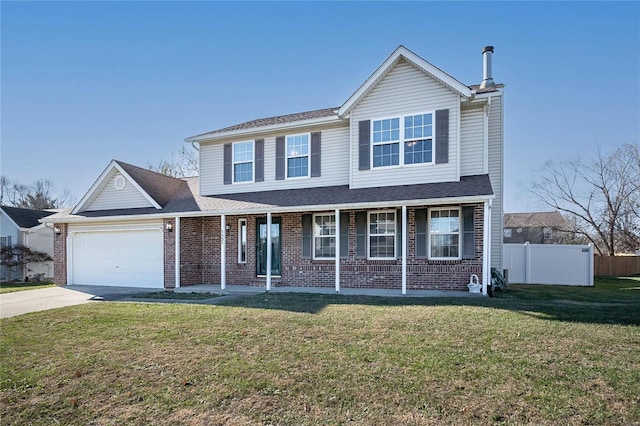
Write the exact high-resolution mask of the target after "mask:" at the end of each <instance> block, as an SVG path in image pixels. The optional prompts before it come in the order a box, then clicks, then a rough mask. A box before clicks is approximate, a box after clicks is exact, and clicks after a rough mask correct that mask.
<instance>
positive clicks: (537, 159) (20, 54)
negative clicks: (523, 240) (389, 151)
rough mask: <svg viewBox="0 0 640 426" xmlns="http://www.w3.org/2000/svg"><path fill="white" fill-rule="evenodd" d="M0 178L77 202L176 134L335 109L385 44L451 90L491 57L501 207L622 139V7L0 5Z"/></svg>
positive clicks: (514, 204) (636, 70)
mask: <svg viewBox="0 0 640 426" xmlns="http://www.w3.org/2000/svg"><path fill="white" fill-rule="evenodd" d="M0 8H1V13H2V16H1V24H2V30H1V31H2V32H1V37H2V39H1V49H2V50H1V60H2V63H1V72H2V75H1V84H2V92H1V108H2V109H1V131H0V136H1V143H2V145H1V147H0V154H1V160H0V167H1V173H2V174H3V175H5V176H7V177H9V178H11V179H14V180H17V181H20V182H22V183H32V182H34V181H36V180H37V179H39V178H48V179H50V180H52V181H53V182H54V183H55V185H56V187H57V189H59V190H62V189H63V188H68V189H69V190H70V191H71V193H72V194H73V195H74V196H75V198H76V199H77V200H78V199H80V198H81V197H82V196H83V195H84V193H85V192H86V190H87V189H88V188H89V187H90V186H91V185H92V184H93V182H94V180H95V179H96V178H97V177H98V175H99V174H100V173H101V172H102V170H103V169H104V167H106V165H107V164H108V163H109V161H110V160H111V159H113V158H115V159H119V160H122V161H125V162H129V163H132V164H136V165H139V166H143V167H146V166H148V165H149V164H157V163H158V161H160V160H161V159H163V158H169V157H170V156H171V154H172V152H174V151H176V150H178V149H180V148H181V147H182V145H183V143H184V142H183V140H184V138H185V137H188V136H192V135H194V134H198V133H201V132H205V131H209V130H213V129H217V128H221V127H225V126H228V125H232V124H236V123H239V122H243V121H247V120H250V119H254V118H259V117H267V116H272V115H279V114H286V113H291V112H299V111H307V110H312V109H318V108H326V107H332V106H338V105H340V104H342V103H343V102H344V101H345V100H346V99H347V98H348V97H349V96H350V95H351V93H352V92H353V91H355V90H356V89H357V87H358V86H359V85H360V84H361V83H362V82H363V81H364V80H365V79H366V78H367V77H368V76H369V75H370V74H371V73H372V72H373V71H374V70H375V69H376V68H377V67H378V66H379V65H380V64H381V63H382V62H383V61H384V59H385V58H386V57H387V56H388V55H389V54H390V53H391V52H392V51H393V50H394V49H395V48H396V47H397V46H398V45H399V44H403V45H405V46H406V47H407V48H409V49H411V50H412V51H414V52H415V53H416V54H418V55H420V56H421V57H423V58H424V59H426V60H427V61H429V62H431V63H432V64H434V65H436V66H438V67H439V68H441V69H443V70H445V71H446V72H448V73H449V74H451V75H453V76H454V77H455V78H457V79H458V80H460V81H462V82H463V83H465V84H474V83H479V82H480V81H481V79H482V56H481V49H482V47H483V46H485V45H489V44H491V45H494V46H495V49H496V50H495V55H494V67H493V74H494V78H495V80H496V81H498V82H502V83H505V84H506V85H507V87H506V92H505V121H506V123H505V179H506V186H505V211H508V212H515V211H533V210H538V209H544V206H541V205H540V204H539V203H537V202H536V201H535V200H534V199H532V198H531V197H530V196H528V195H527V192H526V190H525V186H526V184H527V182H529V181H530V180H531V179H533V178H535V176H536V174H537V172H538V171H539V170H540V168H541V167H542V165H543V163H544V162H545V161H547V160H551V159H555V160H560V159H569V158H572V157H574V156H575V155H578V154H580V155H582V156H588V155H590V153H592V152H594V151H595V150H596V148H597V147H598V146H600V147H602V148H604V149H605V150H606V149H607V148H608V147H613V146H616V145H618V144H622V143H638V142H639V141H640V118H639V117H640V3H637V2H621V3H614V2H585V3H581V2H563V3H555V2H540V3H528V2H495V3H488V2H470V3H466V2H450V3H439V2H407V3H401V2H393V3H390V2H353V3H350V2H339V3H338V2H322V3H310V2H305V3H296V2H284V3H272V2H262V3H249V2H240V3H223V2H193V3H185V2H180V3H174V2H137V3H129V2H111V3H106V2H105V3H102V2H7V1H3V2H1V3H0Z"/></svg>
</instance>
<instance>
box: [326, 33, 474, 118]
mask: <svg viewBox="0 0 640 426" xmlns="http://www.w3.org/2000/svg"><path fill="white" fill-rule="evenodd" d="M401 60H405V61H407V62H408V63H410V64H411V65H413V66H414V67H416V68H417V69H419V70H421V71H423V72H424V73H425V74H427V75H428V76H430V77H432V78H434V79H435V80H437V81H439V82H440V83H442V84H443V85H444V86H446V87H448V88H449V89H450V90H452V91H453V92H455V93H457V94H459V95H460V96H462V97H464V98H470V97H471V95H472V91H471V89H470V88H469V87H467V86H466V85H464V84H462V83H461V82H460V81H458V80H456V79H455V78H453V77H452V76H450V75H449V74H447V73H446V72H444V71H442V70H441V69H440V68H438V67H436V66H434V65H432V64H430V63H429V62H427V61H425V60H424V59H422V58H421V57H419V56H418V55H416V54H415V53H413V52H412V51H410V50H409V49H407V48H406V47H404V46H399V47H398V48H397V49H396V50H395V51H394V52H393V53H392V54H391V55H390V56H389V57H388V58H387V59H386V60H385V61H384V62H383V63H382V65H380V66H379V67H378V69H376V70H375V71H374V73H373V74H371V76H369V78H368V79H367V80H366V81H365V82H364V83H362V85H361V86H360V87H359V88H358V90H356V91H355V92H354V93H353V94H352V95H351V96H350V97H349V99H347V100H346V101H345V103H344V104H342V106H341V107H340V109H339V110H338V115H340V116H341V117H344V116H345V115H347V114H348V113H349V112H350V111H351V110H352V109H353V108H354V107H355V106H356V105H357V104H358V103H359V102H360V101H361V100H362V99H363V98H364V97H365V96H366V95H367V94H368V93H369V92H371V90H373V89H374V88H375V87H376V86H377V85H378V83H380V81H382V79H383V78H384V77H385V76H386V75H387V74H388V73H389V72H390V71H391V70H392V69H393V68H394V67H395V66H396V65H397V64H398V62H399V61H401Z"/></svg>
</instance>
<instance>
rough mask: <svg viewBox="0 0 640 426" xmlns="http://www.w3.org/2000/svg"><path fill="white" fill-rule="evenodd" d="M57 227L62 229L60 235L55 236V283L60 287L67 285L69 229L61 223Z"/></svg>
mask: <svg viewBox="0 0 640 426" xmlns="http://www.w3.org/2000/svg"><path fill="white" fill-rule="evenodd" d="M56 226H57V227H58V228H60V235H56V234H55V233H54V234H53V282H54V283H55V284H58V285H66V284H67V235H68V234H69V232H68V230H69V227H68V225H67V224H66V223H59V224H56Z"/></svg>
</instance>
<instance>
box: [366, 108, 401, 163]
mask: <svg viewBox="0 0 640 426" xmlns="http://www.w3.org/2000/svg"><path fill="white" fill-rule="evenodd" d="M372 125H373V132H372V133H371V135H372V137H373V144H372V146H373V167H385V166H397V165H398V164H399V161H400V118H387V119H384V120H375V121H373V122H372Z"/></svg>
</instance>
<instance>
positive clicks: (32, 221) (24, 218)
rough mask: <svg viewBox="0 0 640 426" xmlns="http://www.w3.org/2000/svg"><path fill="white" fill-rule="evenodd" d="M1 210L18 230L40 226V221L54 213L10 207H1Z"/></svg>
mask: <svg viewBox="0 0 640 426" xmlns="http://www.w3.org/2000/svg"><path fill="white" fill-rule="evenodd" d="M0 209H1V210H2V212H3V213H4V214H5V215H6V216H7V217H8V218H9V219H10V220H11V221H12V222H13V223H14V224H15V225H16V226H17V227H18V228H25V229H26V228H34V227H36V226H40V225H41V224H40V222H39V219H42V218H43V217H47V216H51V215H52V214H53V213H54V212H50V211H46V210H34V209H23V208H19V207H8V206H1V207H0Z"/></svg>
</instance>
